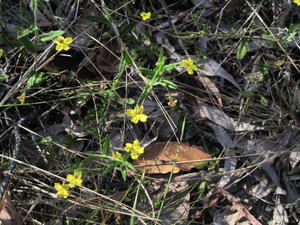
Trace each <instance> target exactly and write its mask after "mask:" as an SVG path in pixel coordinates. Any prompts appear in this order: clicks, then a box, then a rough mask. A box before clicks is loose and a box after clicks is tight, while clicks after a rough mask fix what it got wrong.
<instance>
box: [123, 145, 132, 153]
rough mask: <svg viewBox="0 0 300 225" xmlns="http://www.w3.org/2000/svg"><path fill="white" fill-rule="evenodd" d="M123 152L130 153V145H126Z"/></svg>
mask: <svg viewBox="0 0 300 225" xmlns="http://www.w3.org/2000/svg"><path fill="white" fill-rule="evenodd" d="M124 150H125V151H126V152H130V151H131V150H132V144H130V143H126V146H125V148H124Z"/></svg>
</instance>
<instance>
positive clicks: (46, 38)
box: [37, 30, 65, 42]
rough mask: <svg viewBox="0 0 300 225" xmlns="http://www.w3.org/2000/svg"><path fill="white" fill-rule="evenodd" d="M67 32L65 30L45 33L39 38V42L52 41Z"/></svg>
mask: <svg viewBox="0 0 300 225" xmlns="http://www.w3.org/2000/svg"><path fill="white" fill-rule="evenodd" d="M64 33H65V31H63V30H55V31H50V32H48V33H43V34H40V35H39V36H38V38H37V39H38V41H40V42H46V41H51V40H53V39H54V38H56V37H57V36H60V35H63V34H64Z"/></svg>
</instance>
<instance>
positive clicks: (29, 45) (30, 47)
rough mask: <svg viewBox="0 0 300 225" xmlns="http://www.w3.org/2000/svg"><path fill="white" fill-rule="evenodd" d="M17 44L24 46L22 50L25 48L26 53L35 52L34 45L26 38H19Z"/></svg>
mask: <svg viewBox="0 0 300 225" xmlns="http://www.w3.org/2000/svg"><path fill="white" fill-rule="evenodd" d="M19 42H20V43H21V44H22V45H23V46H24V48H25V49H26V50H27V51H29V52H32V53H34V52H36V47H35V45H34V44H32V42H31V41H30V40H29V39H28V38H26V37H24V38H21V39H20V40H19Z"/></svg>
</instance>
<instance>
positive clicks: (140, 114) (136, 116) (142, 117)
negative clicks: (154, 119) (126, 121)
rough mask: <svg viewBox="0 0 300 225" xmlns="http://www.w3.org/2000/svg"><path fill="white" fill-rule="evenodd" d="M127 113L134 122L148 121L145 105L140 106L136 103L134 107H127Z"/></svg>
mask: <svg viewBox="0 0 300 225" xmlns="http://www.w3.org/2000/svg"><path fill="white" fill-rule="evenodd" d="M125 114H126V115H127V116H129V117H132V118H131V122H133V123H138V122H139V121H141V122H146V121H147V117H148V116H147V115H146V114H144V106H142V105H141V106H138V105H136V106H135V107H134V109H127V110H126V112H125Z"/></svg>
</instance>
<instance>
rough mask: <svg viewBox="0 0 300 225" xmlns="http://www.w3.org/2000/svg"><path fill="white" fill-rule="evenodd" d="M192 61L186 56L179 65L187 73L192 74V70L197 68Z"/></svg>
mask: <svg viewBox="0 0 300 225" xmlns="http://www.w3.org/2000/svg"><path fill="white" fill-rule="evenodd" d="M194 63H195V62H194V60H192V59H191V58H188V59H184V60H182V61H181V66H182V67H184V68H185V69H186V71H187V72H188V74H190V75H192V74H193V73H194V70H197V69H198V68H197V66H196V65H195V64H194Z"/></svg>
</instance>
